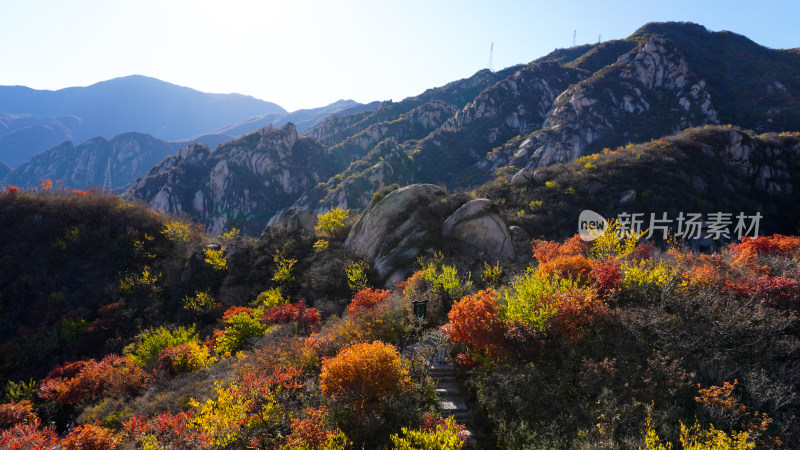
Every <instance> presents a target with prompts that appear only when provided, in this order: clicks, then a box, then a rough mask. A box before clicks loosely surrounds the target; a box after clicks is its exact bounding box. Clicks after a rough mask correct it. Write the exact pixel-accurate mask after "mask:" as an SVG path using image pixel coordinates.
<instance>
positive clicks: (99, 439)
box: [58, 424, 122, 450]
mask: <svg viewBox="0 0 800 450" xmlns="http://www.w3.org/2000/svg"><path fill="white" fill-rule="evenodd" d="M121 442H122V436H121V435H119V434H117V433H115V432H114V431H112V430H109V429H108V428H103V427H101V426H98V425H91V424H87V425H79V426H77V427H75V428H73V429H72V430H71V431H70V432H69V434H67V435H66V436H64V438H63V439H61V440H60V441H59V442H58V443H59V445H60V446H61V448H63V449H64V450H110V449H114V448H117V446H119V444H120V443H121Z"/></svg>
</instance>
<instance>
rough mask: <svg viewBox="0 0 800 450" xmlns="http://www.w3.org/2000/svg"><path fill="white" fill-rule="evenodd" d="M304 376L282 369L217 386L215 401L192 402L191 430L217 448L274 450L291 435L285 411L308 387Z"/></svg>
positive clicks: (292, 368) (294, 370)
mask: <svg viewBox="0 0 800 450" xmlns="http://www.w3.org/2000/svg"><path fill="white" fill-rule="evenodd" d="M301 373H302V372H301V370H299V369H298V368H295V367H278V368H275V369H273V370H272V371H269V372H266V371H261V372H256V373H246V374H244V375H242V376H241V377H240V378H239V379H238V380H236V381H233V382H231V383H228V384H227V385H223V384H217V386H216V387H215V389H214V391H215V398H210V399H208V400H206V401H204V402H200V401H197V400H194V399H193V400H191V401H189V406H191V407H192V408H194V411H193V414H192V418H191V421H190V424H189V426H190V428H191V429H193V430H195V431H196V432H200V433H203V434H205V435H207V436H208V437H209V440H210V442H211V445H212V446H215V447H227V446H231V447H238V448H241V447H244V446H249V447H256V448H272V447H274V446H275V444H277V443H279V442H280V440H281V439H282V437H283V436H285V435H286V434H288V431H289V421H290V417H289V415H288V414H287V411H286V410H285V407H286V405H287V401H289V400H290V399H291V398H296V397H297V393H299V392H300V391H302V390H303V389H304V387H305V384H304V383H303V382H301V381H300V375H301Z"/></svg>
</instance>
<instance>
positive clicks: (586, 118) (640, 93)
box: [510, 36, 719, 167]
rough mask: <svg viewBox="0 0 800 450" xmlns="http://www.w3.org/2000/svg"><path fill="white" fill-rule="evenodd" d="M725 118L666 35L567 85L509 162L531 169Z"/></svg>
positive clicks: (650, 38)
mask: <svg viewBox="0 0 800 450" xmlns="http://www.w3.org/2000/svg"><path fill="white" fill-rule="evenodd" d="M716 123H719V120H718V118H717V112H716V110H715V109H714V107H713V105H712V100H711V95H710V94H709V92H708V90H707V89H706V82H705V81H704V80H700V79H698V77H697V76H696V75H695V74H694V73H693V72H692V71H691V70H690V68H689V66H688V63H687V61H686V58H684V57H683V55H682V54H681V53H680V52H679V51H678V50H677V49H676V48H675V47H674V46H673V45H671V44H669V43H668V42H667V41H666V40H665V39H664V38H663V37H661V36H649V37H648V39H647V40H646V41H645V42H642V43H641V44H639V45H638V46H637V47H636V48H634V49H633V50H631V51H629V52H627V53H625V54H624V55H622V56H620V57H619V59H618V60H617V61H616V62H615V63H613V64H611V65H609V66H607V67H605V68H603V69H601V70H599V71H597V72H596V73H594V74H593V75H592V76H591V77H589V78H587V79H586V80H583V81H581V82H579V83H577V84H575V85H573V86H572V87H570V88H569V89H566V90H565V91H563V92H562V93H561V94H560V95H559V96H558V98H557V99H556V100H555V102H554V104H553V107H552V108H551V109H550V111H548V113H547V117H546V118H545V120H544V123H543V124H542V128H541V130H540V132H538V133H536V134H535V135H532V136H530V138H529V139H526V140H525V141H523V143H522V144H521V145H520V146H519V147H518V149H517V150H516V152H515V153H514V155H513V157H512V158H511V160H510V162H511V164H514V165H522V166H528V167H536V166H547V165H550V164H553V163H556V162H566V161H572V160H574V159H577V158H579V157H580V156H582V155H585V154H587V153H593V152H597V151H600V150H601V149H602V148H603V147H604V146H615V145H620V143H628V142H642V141H646V140H648V139H652V138H655V137H659V136H663V135H668V134H673V133H676V132H678V131H680V130H682V129H684V128H688V127H692V126H698V125H706V124H716Z"/></svg>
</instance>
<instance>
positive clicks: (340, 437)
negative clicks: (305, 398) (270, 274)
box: [283, 406, 351, 450]
mask: <svg viewBox="0 0 800 450" xmlns="http://www.w3.org/2000/svg"><path fill="white" fill-rule="evenodd" d="M303 415H304V417H295V418H293V419H292V421H291V428H292V432H291V434H289V435H288V436H287V437H286V441H287V442H286V444H284V446H283V448H284V449H285V450H295V449H297V450H323V449H324V450H339V449H342V450H343V449H345V448H349V447H350V444H351V443H350V442H349V440H348V439H347V437H346V436H345V435H344V433H342V431H341V430H339V429H330V428H329V427H328V426H327V424H326V422H327V421H328V409H327V408H326V407H324V406H323V407H319V408H310V407H308V408H305V410H303Z"/></svg>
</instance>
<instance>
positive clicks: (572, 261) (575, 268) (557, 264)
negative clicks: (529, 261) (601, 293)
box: [538, 255, 593, 283]
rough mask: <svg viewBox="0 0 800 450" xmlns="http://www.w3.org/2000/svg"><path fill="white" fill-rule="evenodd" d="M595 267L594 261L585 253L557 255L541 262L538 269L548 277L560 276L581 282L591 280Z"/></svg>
mask: <svg viewBox="0 0 800 450" xmlns="http://www.w3.org/2000/svg"><path fill="white" fill-rule="evenodd" d="M592 269H593V265H592V262H591V261H589V259H588V258H586V257H585V256H583V255H567V256H557V257H555V258H553V259H551V260H549V261H547V262H544V263H541V264H539V268H538V271H539V273H541V274H542V275H544V276H546V277H553V276H556V277H559V278H565V279H570V280H575V281H578V282H581V283H586V282H587V281H589V274H590V272H591V271H592Z"/></svg>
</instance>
